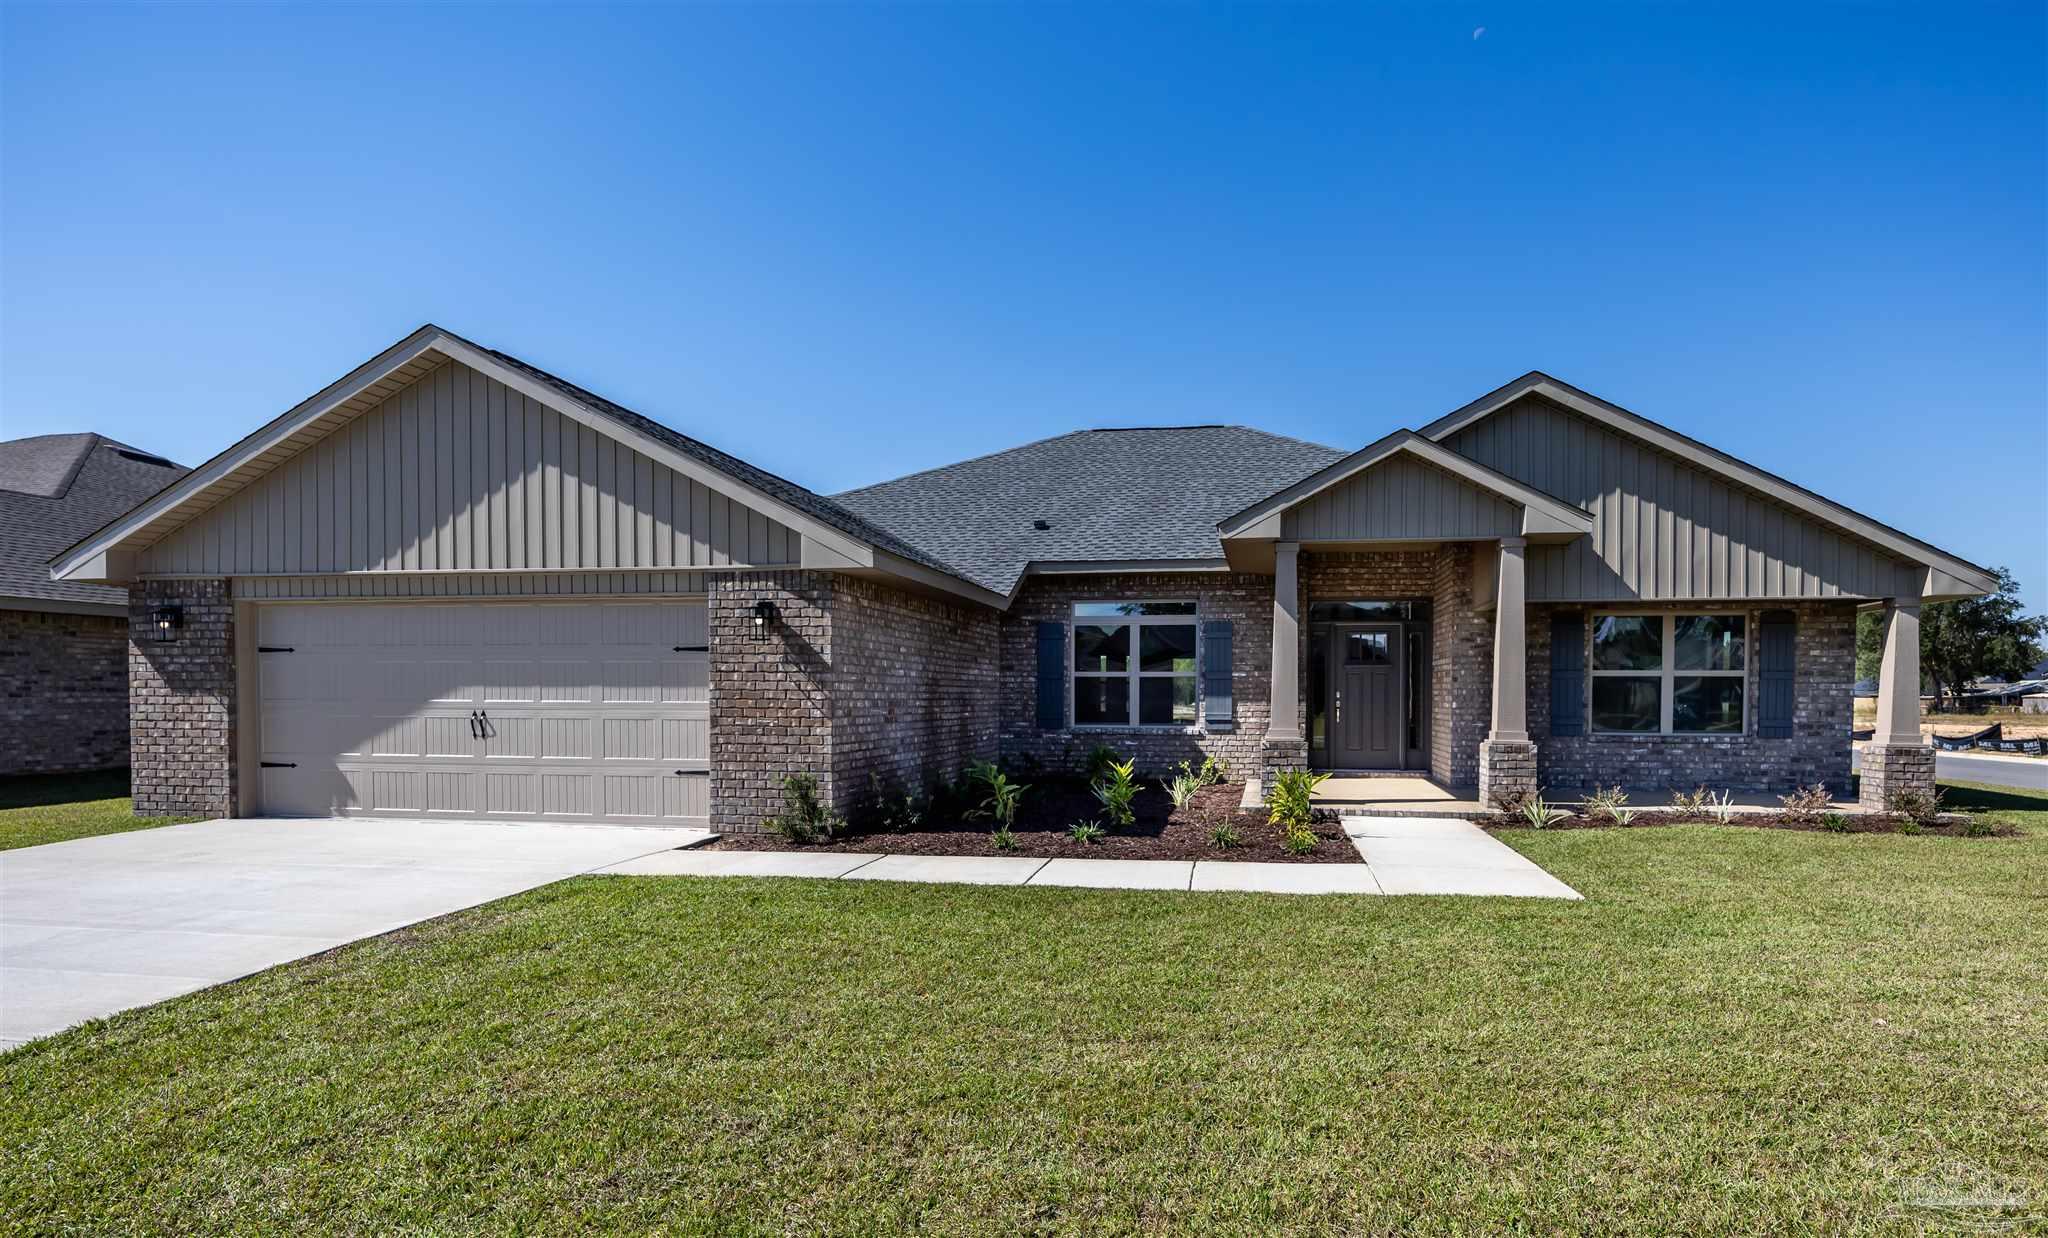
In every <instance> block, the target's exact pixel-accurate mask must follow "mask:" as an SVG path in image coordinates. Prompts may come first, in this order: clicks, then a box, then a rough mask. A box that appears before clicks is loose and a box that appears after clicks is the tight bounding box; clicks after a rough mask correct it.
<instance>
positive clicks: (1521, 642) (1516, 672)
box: [1479, 537, 1536, 804]
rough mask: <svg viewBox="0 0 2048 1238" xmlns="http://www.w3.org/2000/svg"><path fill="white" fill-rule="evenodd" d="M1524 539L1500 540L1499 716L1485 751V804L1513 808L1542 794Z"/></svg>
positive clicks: (1481, 758) (1495, 639)
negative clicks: (1533, 720)
mask: <svg viewBox="0 0 2048 1238" xmlns="http://www.w3.org/2000/svg"><path fill="white" fill-rule="evenodd" d="M1527 548H1528V544H1527V543H1526V542H1524V541H1523V540H1522V539H1521V538H1519V537H1504V538H1502V539H1500V566H1499V573H1500V578H1499V583H1498V584H1497V585H1496V587H1495V589H1494V608H1493V685H1492V686H1493V710H1492V726H1491V728H1490V729H1489V730H1488V731H1487V734H1486V741H1485V742H1484V743H1482V744H1480V745H1479V801H1480V802H1481V803H1483V804H1500V803H1508V802H1512V801H1513V800H1515V799H1518V798H1520V797H1522V796H1525V795H1529V794H1533V793H1534V792H1535V790H1536V745H1535V744H1533V743H1531V742H1529V732H1528V731H1527V730H1526V729H1525V728H1526V727H1527V726H1528V715H1529V710H1528V705H1527V700H1528V696H1527V692H1528V651H1527V645H1528V620H1527V617H1526V615H1525V614H1524V607H1523V604H1522V599H1523V597H1524V587H1523V556H1524V554H1525V553H1526V552H1527Z"/></svg>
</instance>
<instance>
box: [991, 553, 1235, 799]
mask: <svg viewBox="0 0 2048 1238" xmlns="http://www.w3.org/2000/svg"><path fill="white" fill-rule="evenodd" d="M1133 599H1144V600H1148V601H1193V602H1194V603H1195V608H1196V611H1197V615H1196V621H1197V622H1198V623H1199V622H1208V621H1211V620H1218V619H1227V620H1229V621H1230V624H1231V644H1232V651H1231V661H1232V671H1231V701H1232V712H1233V715H1234V717H1235V720H1236V726H1235V728H1234V729H1233V730H1231V731H1229V732H1213V733H1212V732H1210V731H1209V730H1207V729H1206V728H1205V727H1203V726H1201V725H1197V726H1193V727H1188V728H1184V729H1182V728H1158V727H1145V728H1137V727H1111V728H1091V729H1088V730H1059V731H1041V730H1039V729H1038V624H1039V622H1040V621H1047V620H1049V621H1055V622H1059V623H1065V624H1071V623H1072V620H1073V613H1074V603H1075V602H1079V601H1129V600H1133ZM1000 635H1001V642H1002V648H1001V662H1002V687H1001V731H1002V736H1001V738H1002V751H1003V755H1004V757H1006V758H1017V757H1024V756H1030V757H1034V758H1036V759H1038V760H1039V761H1042V762H1044V763H1045V765H1046V766H1047V767H1048V768H1052V769H1062V770H1079V769H1081V768H1082V767H1083V766H1084V765H1085V764H1086V762H1087V759H1088V752H1089V750H1090V749H1092V748H1094V747H1095V746H1096V745H1097V744H1108V745H1110V746H1111V747H1114V748H1116V749H1117V750H1118V751H1120V752H1122V753H1124V754H1125V755H1126V756H1130V757H1135V758H1136V759H1137V762H1138V768H1139V771H1140V772H1141V773H1145V774H1151V775H1156V774H1159V773H1163V772H1164V771H1166V770H1167V769H1168V768H1169V767H1171V766H1173V765H1174V764H1176V763H1178V762H1180V761H1184V760H1193V761H1196V762H1200V760H1201V759H1202V757H1203V756H1204V755H1208V756H1213V757H1215V758H1216V759H1217V760H1219V761H1222V762H1223V763H1225V764H1226V765H1228V766H1229V767H1230V770H1231V775H1232V777H1236V778H1243V777H1246V776H1256V775H1257V773H1258V771H1259V769H1260V764H1261V760H1262V754H1261V749H1262V747H1263V745H1264V743H1265V739H1266V723H1267V721H1268V719H1269V718H1270V716H1271V715H1270V712H1269V711H1270V709H1271V699H1272V694H1271V689H1270V685H1271V682H1272V678H1273V578H1272V577H1271V576H1255V575H1238V574H1234V573H1221V572H1130V573H1105V574H1102V575H1090V576H1039V577H1033V578H1031V579H1030V580H1027V581H1026V582H1025V584H1024V587H1023V588H1022V589H1021V590H1020V591H1019V592H1018V595H1017V599H1016V601H1015V602H1014V603H1013V604H1012V605H1011V607H1010V609H1009V610H1008V611H1007V612H1005V613H1004V614H1003V616H1002V620H1001V624H1000ZM1066 649H1067V660H1068V669H1069V671H1071V670H1072V663H1073V656H1074V655H1073V642H1072V640H1071V639H1069V640H1068V641H1067V643H1066ZM1196 716H1197V717H1198V718H1200V717H1203V716H1205V710H1204V709H1203V707H1202V705H1201V704H1200V703H1199V702H1198V704H1197V706H1196Z"/></svg>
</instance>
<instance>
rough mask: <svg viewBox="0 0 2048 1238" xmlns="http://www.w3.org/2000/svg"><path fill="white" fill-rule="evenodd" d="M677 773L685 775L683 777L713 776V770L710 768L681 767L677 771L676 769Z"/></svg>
mask: <svg viewBox="0 0 2048 1238" xmlns="http://www.w3.org/2000/svg"><path fill="white" fill-rule="evenodd" d="M676 773H678V774H680V775H682V776H683V777H685V778H689V777H692V776H694V777H698V778H709V777H711V771H710V770H708V769H679V770H677V771H676Z"/></svg>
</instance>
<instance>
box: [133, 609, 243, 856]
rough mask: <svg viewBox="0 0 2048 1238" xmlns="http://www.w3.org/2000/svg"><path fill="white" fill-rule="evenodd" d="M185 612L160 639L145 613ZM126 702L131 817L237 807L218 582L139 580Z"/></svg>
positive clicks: (225, 618)
mask: <svg viewBox="0 0 2048 1238" xmlns="http://www.w3.org/2000/svg"><path fill="white" fill-rule="evenodd" d="M164 603H176V604H178V605H180V606H182V607H183V608H184V619H183V623H182V625H181V626H180V627H179V629H178V632H177V636H176V638H175V639H173V640H170V641H165V642H158V641H157V640H155V639H154V627H153V625H152V624H151V623H150V617H149V616H150V611H151V610H152V609H154V608H155V607H157V606H159V605H162V604H164ZM128 701H129V728H130V754H129V766H130V768H131V769H132V770H133V774H132V783H133V787H134V792H133V794H134V801H135V812H136V815H138V816H159V815H168V814H181V815H190V816H209V817H225V816H230V815H232V814H233V813H234V811H235V791H236V770H235V607H234V601H233V599H232V598H231V597H230V596H229V594H228V582H227V581H225V580H152V581H144V582H142V583H141V584H139V585H137V586H136V587H135V588H133V589H131V590H129V594H128Z"/></svg>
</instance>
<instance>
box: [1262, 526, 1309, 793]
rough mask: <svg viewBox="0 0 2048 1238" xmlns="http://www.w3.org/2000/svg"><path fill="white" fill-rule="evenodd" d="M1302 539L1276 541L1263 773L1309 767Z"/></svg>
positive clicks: (1265, 783) (1267, 782)
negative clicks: (1303, 723)
mask: <svg viewBox="0 0 2048 1238" xmlns="http://www.w3.org/2000/svg"><path fill="white" fill-rule="evenodd" d="M1300 559H1301V544H1300V543H1299V542H1275V543H1274V544H1273V682H1272V685H1271V688H1270V689H1269V692H1270V708H1269V710H1268V714H1267V721H1266V742H1265V745H1264V749H1263V753H1262V756H1263V760H1262V761H1261V766H1262V768H1261V770H1260V777H1261V779H1262V787H1271V786H1272V785H1273V776H1274V775H1275V774H1279V773H1282V772H1285V771H1287V770H1296V769H1306V768H1308V741H1307V740H1306V739H1304V738H1303V737H1302V733H1301V574H1300Z"/></svg>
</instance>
